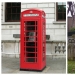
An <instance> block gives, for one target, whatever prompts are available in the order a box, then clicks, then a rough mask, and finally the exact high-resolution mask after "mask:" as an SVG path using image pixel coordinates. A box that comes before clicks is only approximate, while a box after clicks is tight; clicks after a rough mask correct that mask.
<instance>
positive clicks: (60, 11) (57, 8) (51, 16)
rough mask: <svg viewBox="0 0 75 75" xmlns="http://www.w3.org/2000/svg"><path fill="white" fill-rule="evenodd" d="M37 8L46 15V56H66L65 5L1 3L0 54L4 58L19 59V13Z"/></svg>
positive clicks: (50, 3)
mask: <svg viewBox="0 0 75 75" xmlns="http://www.w3.org/2000/svg"><path fill="white" fill-rule="evenodd" d="M29 8H38V9H41V10H44V11H45V13H46V35H48V36H49V37H50V38H48V39H47V40H46V41H47V43H46V55H51V56H54V57H56V56H59V57H61V56H65V55H66V51H65V50H66V49H65V48H66V43H65V41H66V3H65V2H58V3H56V2H38V3H34V2H32V3H24V2H23V3H22V2H21V3H10V2H9V3H6V2H2V3H1V40H2V41H1V42H2V43H1V52H2V56H5V57H19V54H20V38H19V37H18V36H19V34H20V12H22V11H24V10H26V9H29Z"/></svg>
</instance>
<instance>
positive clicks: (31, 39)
mask: <svg viewBox="0 0 75 75" xmlns="http://www.w3.org/2000/svg"><path fill="white" fill-rule="evenodd" d="M20 47H21V51H20V70H39V71H40V70H43V69H44V68H45V67H46V20H45V12H44V11H42V10H37V9H29V10H25V11H23V12H22V13H21V43H20Z"/></svg>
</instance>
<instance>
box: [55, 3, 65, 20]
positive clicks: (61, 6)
mask: <svg viewBox="0 0 75 75" xmlns="http://www.w3.org/2000/svg"><path fill="white" fill-rule="evenodd" d="M56 20H57V21H65V20H66V2H58V3H56Z"/></svg>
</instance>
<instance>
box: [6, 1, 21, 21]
mask: <svg viewBox="0 0 75 75" xmlns="http://www.w3.org/2000/svg"><path fill="white" fill-rule="evenodd" d="M20 12H21V2H7V3H6V4H5V21H6V22H18V21H20Z"/></svg>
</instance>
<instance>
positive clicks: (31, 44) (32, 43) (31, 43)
mask: <svg viewBox="0 0 75 75" xmlns="http://www.w3.org/2000/svg"><path fill="white" fill-rule="evenodd" d="M35 44H36V43H35V42H26V46H35Z"/></svg>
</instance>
